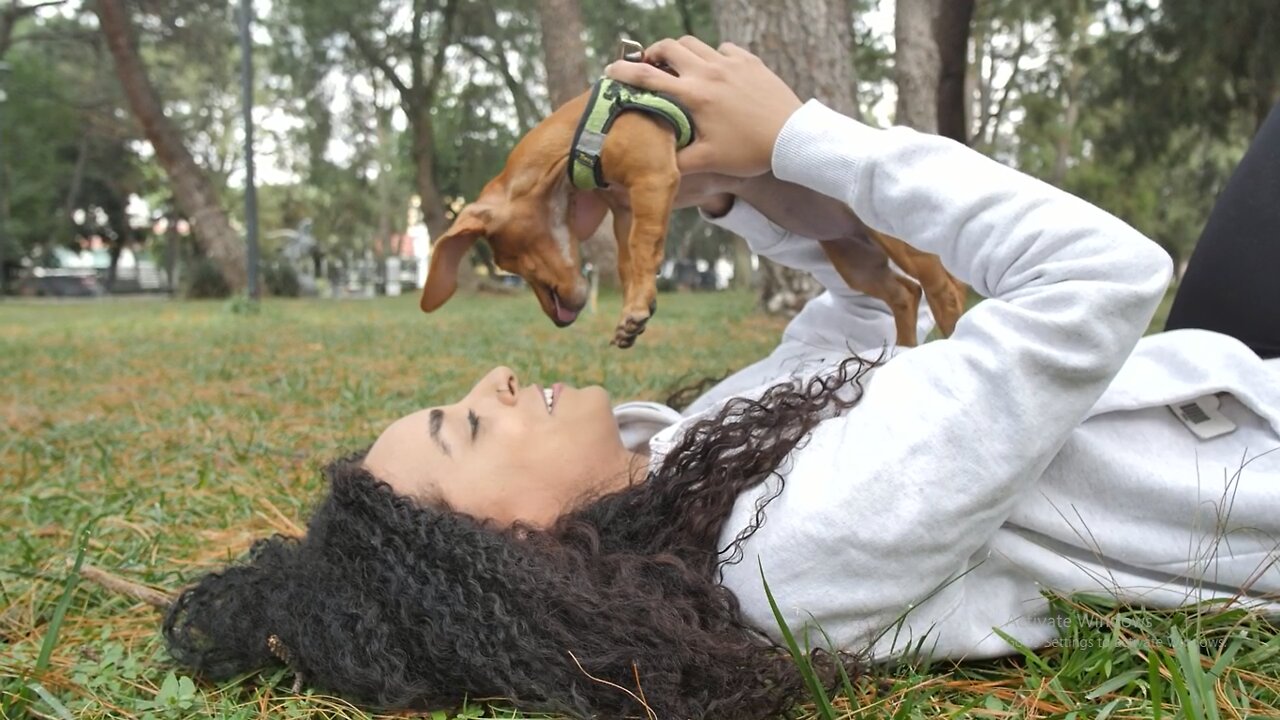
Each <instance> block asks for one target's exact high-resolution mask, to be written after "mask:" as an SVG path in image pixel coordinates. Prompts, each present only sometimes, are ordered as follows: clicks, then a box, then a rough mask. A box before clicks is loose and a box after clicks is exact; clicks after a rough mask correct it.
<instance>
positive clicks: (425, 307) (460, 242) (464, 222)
mask: <svg viewBox="0 0 1280 720" xmlns="http://www.w3.org/2000/svg"><path fill="white" fill-rule="evenodd" d="M490 218H491V213H490V211H489V210H488V209H486V208H484V207H481V206H478V204H477V203H472V204H471V205H468V206H466V207H465V208H463V209H462V212H460V213H458V217H457V219H456V220H454V221H453V225H452V226H451V227H450V228H449V231H448V232H446V233H445V234H444V235H442V236H441V237H440V239H439V240H436V242H435V245H433V246H432V247H431V265H430V267H429V268H428V270H427V282H426V284H425V285H423V286H422V300H421V301H420V303H419V305H420V307H421V308H422V311H423V312H432V311H434V310H436V309H437V308H439V307H440V306H441V305H444V304H445V301H447V300H448V299H449V298H450V297H452V296H453V293H454V291H455V290H457V289H458V268H459V266H460V265H462V260H463V258H465V257H466V256H467V252H468V251H469V250H470V249H471V246H472V245H474V244H475V242H476V240H477V239H479V238H480V237H481V236H482V235H485V234H486V233H487V228H488V223H489V220H490Z"/></svg>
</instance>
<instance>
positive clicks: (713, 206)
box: [698, 193, 733, 220]
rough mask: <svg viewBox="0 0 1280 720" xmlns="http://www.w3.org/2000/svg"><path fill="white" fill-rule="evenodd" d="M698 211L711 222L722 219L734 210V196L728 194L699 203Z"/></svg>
mask: <svg viewBox="0 0 1280 720" xmlns="http://www.w3.org/2000/svg"><path fill="white" fill-rule="evenodd" d="M698 209H699V210H701V211H702V214H703V215H704V216H706V217H707V219H709V220H715V219H717V218H722V217H724V216H725V215H727V214H728V213H729V211H730V210H732V209H733V196H732V195H730V194H728V193H725V194H723V195H716V196H713V197H712V198H711V199H710V200H708V201H706V202H704V203H699V205H698Z"/></svg>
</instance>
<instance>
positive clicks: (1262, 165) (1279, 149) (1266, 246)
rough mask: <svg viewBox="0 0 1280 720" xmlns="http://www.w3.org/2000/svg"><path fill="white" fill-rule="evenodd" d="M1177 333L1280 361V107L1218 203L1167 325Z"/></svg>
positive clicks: (1263, 125)
mask: <svg viewBox="0 0 1280 720" xmlns="http://www.w3.org/2000/svg"><path fill="white" fill-rule="evenodd" d="M1178 328H1203V329H1205V330H1214V331H1216V332H1220V333H1222V334H1224V335H1231V336H1232V337H1235V338H1238V339H1239V340H1240V341H1241V342H1243V343H1244V344H1246V345H1248V346H1249V347H1250V348H1252V349H1253V351H1254V352H1256V353H1258V355H1260V356H1261V357H1264V358H1273V357H1278V356H1280V104H1277V105H1276V106H1275V107H1273V108H1272V109H1271V114H1270V116H1268V117H1267V120H1266V122H1264V123H1263V124H1262V129H1261V130H1259V131H1258V135H1257V137H1255V138H1254V139H1253V143H1252V144H1251V145H1250V146H1249V151H1248V152H1246V153H1245V155H1244V159H1243V160H1241V161H1240V165H1239V166H1238V167H1237V168H1236V171H1235V172H1234V173H1233V174H1232V175H1231V179H1230V180H1229V181H1228V182H1227V187H1226V189H1225V190H1223V191H1222V194H1221V195H1219V196H1218V201H1217V202H1216V203H1214V206H1213V212H1211V213H1210V214H1209V222H1208V223H1207V224H1206V225H1205V228H1204V232H1203V233H1202V234H1201V235H1200V242H1199V243H1198V244H1197V245H1196V249H1195V252H1193V253H1192V254H1191V262H1190V263H1189V264H1188V265H1187V273H1186V275H1185V276H1184V277H1183V278H1182V285H1181V286H1180V287H1179V288H1178V294H1177V295H1176V296H1174V299H1173V308H1172V309H1171V310H1170V312H1169V320H1168V322H1166V323H1165V329H1166V330H1176V329H1178Z"/></svg>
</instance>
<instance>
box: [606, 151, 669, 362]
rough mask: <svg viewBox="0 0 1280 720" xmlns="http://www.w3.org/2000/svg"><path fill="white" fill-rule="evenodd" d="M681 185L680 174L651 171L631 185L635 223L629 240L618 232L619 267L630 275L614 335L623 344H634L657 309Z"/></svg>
mask: <svg viewBox="0 0 1280 720" xmlns="http://www.w3.org/2000/svg"><path fill="white" fill-rule="evenodd" d="M679 185H680V176H679V175H675V174H673V175H670V176H665V175H650V176H647V177H645V178H643V179H641V180H638V181H636V182H634V183H632V184H631V185H630V187H629V195H630V200H631V203H630V204H631V218H630V220H631V222H630V225H631V227H630V228H629V232H628V233H627V235H626V239H625V240H623V236H622V234H621V233H619V235H618V265H619V270H620V271H621V273H622V275H623V277H624V278H626V277H628V276H629V277H630V280H629V281H627V280H625V279H624V281H623V288H622V290H623V299H622V318H621V319H620V320H619V321H618V327H617V329H616V330H615V331H614V336H613V344H614V345H617V346H618V347H620V348H629V347H631V346H632V345H634V344H635V342H636V338H637V337H639V336H640V334H641V333H643V332H644V328H645V324H646V323H648V322H649V318H650V317H652V316H653V313H654V312H656V311H657V308H658V281H657V276H658V268H659V266H660V265H661V264H662V253H663V246H664V245H665V244H666V240H667V223H668V221H669V220H670V218H671V208H672V204H673V203H674V201H675V197H676V189H677V188H678V187H679ZM615 227H616V225H615ZM623 246H626V249H625V250H624V249H623Z"/></svg>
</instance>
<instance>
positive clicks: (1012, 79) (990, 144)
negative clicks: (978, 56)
mask: <svg viewBox="0 0 1280 720" xmlns="http://www.w3.org/2000/svg"><path fill="white" fill-rule="evenodd" d="M1029 45H1030V40H1029V39H1028V38H1027V23H1026V20H1025V19H1024V20H1023V21H1022V23H1021V24H1019V25H1018V48H1017V49H1016V50H1014V52H1013V55H1012V56H1011V57H1010V58H1009V60H1012V61H1013V69H1012V70H1010V71H1009V80H1008V82H1006V83H1005V84H1004V87H1003V88H1001V92H1000V99H999V100H998V101H997V102H996V111H995V113H993V114H992V115H991V117H990V120H991V121H992V122H991V139H990V141H984V142H986V145H987V148H988V150H994V149H995V145H996V135H997V134H998V133H999V132H1000V121H1001V120H1003V119H1004V112H1005V108H1006V106H1007V105H1008V103H1009V96H1010V95H1011V94H1012V93H1013V86H1014V85H1015V84H1016V82H1017V80H1018V73H1019V71H1020V70H1021V69H1022V68H1021V66H1022V56H1023V55H1025V54H1026V52H1027V47H1028V46H1029ZM992 74H993V75H994V74H995V68H994V67H993V68H992ZM985 129H986V128H984V130H985Z"/></svg>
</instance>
